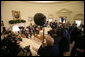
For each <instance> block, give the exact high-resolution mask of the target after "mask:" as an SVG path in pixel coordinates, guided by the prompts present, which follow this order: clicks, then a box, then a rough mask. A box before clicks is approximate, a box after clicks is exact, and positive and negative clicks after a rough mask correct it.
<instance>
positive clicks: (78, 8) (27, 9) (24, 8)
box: [1, 1, 84, 28]
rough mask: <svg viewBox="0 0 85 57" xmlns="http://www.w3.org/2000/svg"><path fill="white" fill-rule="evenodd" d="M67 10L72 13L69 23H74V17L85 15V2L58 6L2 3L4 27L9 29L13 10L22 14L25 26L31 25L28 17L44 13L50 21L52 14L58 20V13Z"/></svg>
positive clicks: (17, 2) (19, 2)
mask: <svg viewBox="0 0 85 57" xmlns="http://www.w3.org/2000/svg"><path fill="white" fill-rule="evenodd" d="M63 8H66V9H68V10H70V11H72V14H71V15H70V18H69V21H71V22H73V21H74V20H73V17H74V16H75V15H76V14H80V13H81V14H84V2H82V1H76V2H75V1H73V2H72V1H71V2H68V3H56V4H35V3H34V4H33V3H32V4H31V3H29V2H28V3H26V2H22V1H1V17H2V20H3V21H4V25H5V26H6V27H7V28H9V27H10V24H9V23H8V21H9V20H11V19H13V16H12V10H16V11H20V12H21V19H24V20H26V21H27V22H26V23H25V26H28V25H29V23H30V22H29V21H28V20H27V19H28V17H34V15H35V13H38V12H41V13H44V14H45V15H46V17H47V19H48V17H49V15H50V14H52V15H53V17H54V19H57V20H58V18H59V17H58V13H57V12H58V11H59V10H61V9H63Z"/></svg>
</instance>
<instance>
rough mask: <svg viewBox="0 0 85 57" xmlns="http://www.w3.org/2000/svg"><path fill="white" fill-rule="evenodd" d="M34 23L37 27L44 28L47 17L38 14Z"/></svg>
mask: <svg viewBox="0 0 85 57" xmlns="http://www.w3.org/2000/svg"><path fill="white" fill-rule="evenodd" d="M34 22H35V24H37V25H40V26H43V25H44V24H45V22H46V16H45V15H44V14H42V13H36V14H35V16H34Z"/></svg>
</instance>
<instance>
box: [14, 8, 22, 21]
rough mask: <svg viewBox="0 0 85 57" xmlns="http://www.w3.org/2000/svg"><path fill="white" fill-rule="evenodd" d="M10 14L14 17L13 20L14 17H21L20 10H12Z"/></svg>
mask: <svg viewBox="0 0 85 57" xmlns="http://www.w3.org/2000/svg"><path fill="white" fill-rule="evenodd" d="M12 15H13V19H14V20H16V19H21V16H20V11H15V10H12Z"/></svg>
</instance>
